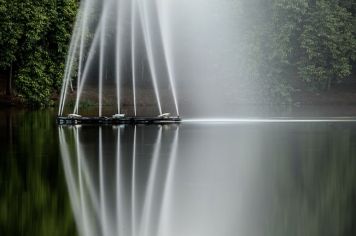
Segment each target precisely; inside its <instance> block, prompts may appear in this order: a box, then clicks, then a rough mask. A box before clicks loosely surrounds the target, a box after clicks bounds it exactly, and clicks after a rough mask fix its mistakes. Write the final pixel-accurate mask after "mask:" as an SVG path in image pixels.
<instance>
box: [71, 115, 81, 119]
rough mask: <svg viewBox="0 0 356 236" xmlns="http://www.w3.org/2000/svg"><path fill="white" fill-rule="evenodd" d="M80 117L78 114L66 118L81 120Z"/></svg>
mask: <svg viewBox="0 0 356 236" xmlns="http://www.w3.org/2000/svg"><path fill="white" fill-rule="evenodd" d="M81 117H82V116H81V115H78V114H69V115H68V118H72V119H75V118H81Z"/></svg>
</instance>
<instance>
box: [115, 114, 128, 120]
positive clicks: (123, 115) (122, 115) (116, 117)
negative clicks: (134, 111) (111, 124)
mask: <svg viewBox="0 0 356 236" xmlns="http://www.w3.org/2000/svg"><path fill="white" fill-rule="evenodd" d="M125 116H126V115H125V114H115V115H113V116H112V118H113V119H121V118H124V117H125Z"/></svg>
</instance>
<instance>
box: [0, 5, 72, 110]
mask: <svg viewBox="0 0 356 236" xmlns="http://www.w3.org/2000/svg"><path fill="white" fill-rule="evenodd" d="M77 7H78V3H77V0H61V1H57V0H43V1H36V0H11V1H9V0H0V71H2V74H5V75H7V76H6V79H7V83H6V94H7V95H12V94H16V95H17V96H18V97H19V98H21V100H22V101H24V102H26V103H27V104H29V105H34V106H38V105H43V106H46V105H51V103H52V95H53V94H54V93H55V92H56V91H58V90H59V89H60V86H61V79H62V77H63V72H64V64H65V57H66V54H67V49H68V44H69V40H70V36H71V31H72V25H73V22H74V18H75V15H76V11H77Z"/></svg>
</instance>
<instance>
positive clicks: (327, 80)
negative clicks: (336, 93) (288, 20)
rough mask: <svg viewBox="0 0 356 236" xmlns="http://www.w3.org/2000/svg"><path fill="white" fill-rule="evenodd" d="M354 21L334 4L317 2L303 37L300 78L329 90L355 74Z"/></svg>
mask: <svg viewBox="0 0 356 236" xmlns="http://www.w3.org/2000/svg"><path fill="white" fill-rule="evenodd" d="M353 30H354V26H353V17H352V14H351V13H350V12H348V11H347V9H346V8H344V7H341V6H339V4H338V3H337V2H333V1H318V2H317V4H316V5H315V7H312V8H311V9H310V10H309V11H308V13H307V18H306V20H305V23H304V26H303V32H302V34H301V36H300V50H301V56H300V58H299V61H298V71H299V75H300V77H301V78H302V79H303V80H304V81H306V82H307V83H309V84H311V86H313V87H316V88H321V89H330V87H331V82H332V81H340V80H342V79H345V78H347V77H348V76H350V75H351V73H352V59H353V58H355V49H356V40H355V35H354V32H353Z"/></svg>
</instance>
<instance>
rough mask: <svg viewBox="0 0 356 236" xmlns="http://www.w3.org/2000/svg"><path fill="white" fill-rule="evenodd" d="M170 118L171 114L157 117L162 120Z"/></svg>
mask: <svg viewBox="0 0 356 236" xmlns="http://www.w3.org/2000/svg"><path fill="white" fill-rule="evenodd" d="M170 116H171V113H163V114H161V115H159V116H158V118H163V119H167V118H169V117H170Z"/></svg>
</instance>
